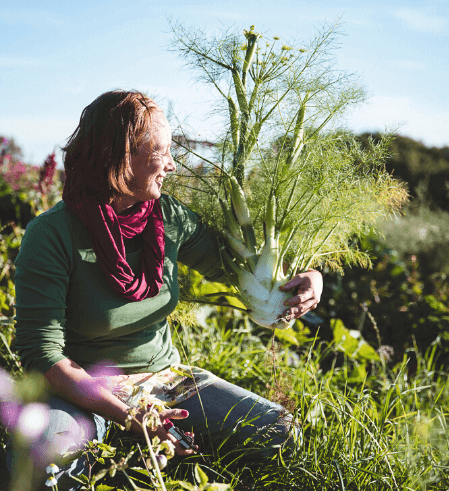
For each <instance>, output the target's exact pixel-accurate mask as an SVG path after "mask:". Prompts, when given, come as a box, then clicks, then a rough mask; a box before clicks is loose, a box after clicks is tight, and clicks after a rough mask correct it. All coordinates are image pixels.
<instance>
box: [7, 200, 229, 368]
mask: <svg viewBox="0 0 449 491" xmlns="http://www.w3.org/2000/svg"><path fill="white" fill-rule="evenodd" d="M160 201H161V206H162V213H163V218H164V228H165V261H164V274H163V280H164V283H163V286H162V288H161V290H160V292H159V294H158V295H157V296H156V297H153V298H146V299H145V300H142V301H140V302H133V301H130V300H127V299H124V298H122V297H120V296H118V295H117V294H116V293H114V292H113V291H112V290H111V288H110V286H109V284H108V283H107V280H106V278H105V276H104V273H103V271H102V270H101V268H100V265H99V264H98V263H97V259H96V255H95V253H94V251H93V249H92V242H91V239H90V234H89V230H88V229H87V228H86V227H85V226H84V225H83V224H82V223H81V221H80V220H79V219H78V218H77V217H76V215H75V214H74V213H73V212H72V211H70V210H69V209H68V208H67V206H66V205H65V203H64V202H63V201H60V202H59V203H58V204H57V205H55V206H54V207H53V208H51V209H50V210H48V211H47V212H45V213H43V214H42V215H39V216H38V217H37V218H35V219H34V220H32V221H31V222H30V223H29V224H28V226H27V229H26V232H25V235H24V237H23V240H22V244H21V247H20V252H19V255H18V256H17V259H16V262H15V264H16V274H15V286H16V349H17V350H18V352H19V355H20V358H21V361H22V364H23V366H24V368H25V369H26V370H36V371H39V372H42V373H44V372H46V371H47V370H48V369H50V368H51V367H52V366H53V365H54V364H56V363H57V362H58V361H60V360H62V359H64V358H70V359H72V360H73V361H75V362H76V363H78V364H79V365H80V366H81V367H83V368H89V367H91V366H93V365H95V364H99V363H101V364H102V365H103V366H115V367H118V368H119V369H121V370H122V371H123V372H124V373H128V374H129V373H140V372H157V371H159V370H162V369H164V368H166V367H168V366H169V365H171V364H174V363H178V362H179V354H178V351H177V350H176V348H175V347H174V346H173V344H172V341H171V334H170V328H169V325H168V323H167V320H166V319H167V316H168V315H169V314H170V313H171V312H173V310H174V309H175V307H176V304H177V302H178V299H179V285H178V268H177V261H179V262H181V263H183V264H186V265H187V266H189V267H190V268H193V269H195V270H197V271H199V272H200V273H201V274H203V275H205V276H206V277H207V278H208V279H209V280H212V281H220V280H223V279H224V275H223V271H222V269H221V266H220V261H219V252H218V245H217V241H216V240H215V239H214V237H213V235H212V234H210V233H209V231H208V229H207V227H206V226H205V225H204V224H203V223H202V222H201V220H200V219H199V217H198V215H196V214H195V213H193V212H192V211H191V210H189V209H188V208H186V207H185V206H183V205H182V204H181V203H180V202H179V201H177V200H176V199H174V198H172V197H170V196H167V195H164V194H163V195H162V196H161V198H160ZM138 239H139V237H137V239H136V240H134V239H131V240H130V241H126V243H125V248H126V258H127V261H128V263H129V265H130V267H131V269H132V270H133V271H134V273H138V272H139V269H140V260H141V255H142V247H141V243H139V241H138Z"/></svg>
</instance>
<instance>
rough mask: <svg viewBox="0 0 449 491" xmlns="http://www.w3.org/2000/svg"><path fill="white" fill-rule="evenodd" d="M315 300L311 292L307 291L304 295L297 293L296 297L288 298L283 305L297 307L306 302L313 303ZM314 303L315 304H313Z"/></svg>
mask: <svg viewBox="0 0 449 491" xmlns="http://www.w3.org/2000/svg"><path fill="white" fill-rule="evenodd" d="M314 300H315V295H314V293H313V292H310V291H307V292H304V293H298V295H296V296H294V297H291V298H288V299H287V300H286V301H285V302H284V305H285V306H286V307H290V306H297V305H302V304H304V303H306V302H308V301H311V302H312V303H313V301H314ZM315 303H316V302H315Z"/></svg>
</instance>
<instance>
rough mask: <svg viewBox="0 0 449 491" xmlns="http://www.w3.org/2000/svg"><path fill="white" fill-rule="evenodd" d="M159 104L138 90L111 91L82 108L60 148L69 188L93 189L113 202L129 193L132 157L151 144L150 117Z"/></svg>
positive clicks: (130, 192)
mask: <svg viewBox="0 0 449 491" xmlns="http://www.w3.org/2000/svg"><path fill="white" fill-rule="evenodd" d="M158 110H159V111H160V108H159V106H157V104H156V103H155V102H154V101H153V100H152V99H150V98H149V97H147V96H145V95H144V94H142V93H141V92H138V91H124V90H113V91H110V92H105V93H104V94H102V95H100V96H99V97H97V98H96V99H95V100H94V101H93V102H92V103H91V104H89V105H88V106H87V107H85V108H84V109H83V112H82V113H81V117H80V121H79V124H78V126H77V128H76V130H75V131H74V132H73V134H72V135H71V136H70V137H69V138H68V141H67V144H66V145H65V146H64V147H63V148H62V150H63V152H64V169H65V173H66V178H67V179H71V186H70V187H71V189H72V190H74V189H75V188H78V187H79V186H82V187H89V188H94V189H95V191H96V193H97V194H99V195H101V196H104V197H106V198H107V199H108V200H109V203H112V201H114V199H116V198H117V197H118V196H123V195H125V196H126V195H131V194H132V191H131V189H130V187H129V185H130V183H131V179H132V177H133V171H132V167H131V156H132V155H137V151H138V147H139V146H140V144H141V143H143V142H148V141H149V143H150V145H151V135H150V127H151V118H152V114H153V113H154V112H155V111H158Z"/></svg>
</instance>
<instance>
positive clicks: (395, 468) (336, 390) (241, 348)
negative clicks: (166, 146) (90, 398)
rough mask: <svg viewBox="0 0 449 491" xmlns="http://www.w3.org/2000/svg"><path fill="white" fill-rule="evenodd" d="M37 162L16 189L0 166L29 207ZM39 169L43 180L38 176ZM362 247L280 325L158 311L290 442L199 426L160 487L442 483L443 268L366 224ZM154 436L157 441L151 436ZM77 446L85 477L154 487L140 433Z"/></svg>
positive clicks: (14, 371) (7, 280) (10, 281)
mask: <svg viewBox="0 0 449 491" xmlns="http://www.w3.org/2000/svg"><path fill="white" fill-rule="evenodd" d="M4 155H5V153H4ZM4 155H3V157H4ZM49 167H51V159H47V163H46V164H44V165H43V167H42V169H41V171H40V172H37V171H36V172H35V174H34V176H33V175H32V173H31V171H30V172H29V173H27V179H28V180H27V182H26V183H24V184H23V185H22V186H20V187H17V189H13V187H12V185H11V184H13V183H17V182H18V179H17V176H15V177H14V179H12V178H11V176H10V174H9V173H8V172H7V171H5V169H6V168H5V167H4V168H3V171H4V172H3V178H2V186H3V190H6V191H7V193H9V194H8V195H9V197H10V200H11V201H15V203H16V205H17V203H19V202H20V203H21V204H22V205H23V206H24V205H25V204H26V205H28V206H29V208H30V209H31V210H32V212H33V213H35V214H38V213H40V212H42V211H44V209H46V208H47V207H50V206H52V205H53V203H54V202H56V201H58V199H59V196H60V192H61V187H62V182H61V181H62V179H61V175H60V174H61V173H60V172H59V171H58V172H56V173H55V175H53V176H52V177H51V179H48V175H49V174H50V172H49V170H48V168H49ZM23 174H25V173H23ZM45 176H47V184H46V188H45V189H44V188H43V186H42V183H40V181H42V180H43V179H44V178H45ZM8 180H9V182H8ZM31 184H32V186H31ZM4 195H6V193H5V192H4ZM15 209H16V210H19V209H20V207H18V206H16V207H15ZM18 213H19V212H18ZM17 218H18V219H16V220H15V223H14V224H12V223H9V224H8V223H5V224H4V225H3V228H2V234H1V237H0V258H1V263H0V271H1V274H0V282H1V283H0V285H1V293H0V305H1V314H2V315H1V319H0V322H1V333H0V334H1V351H0V352H1V362H0V363H1V366H2V367H3V369H4V370H5V371H6V372H9V373H10V374H11V375H12V376H13V377H14V378H15V379H16V380H17V386H18V391H19V392H20V391H21V392H20V393H21V394H22V396H23V406H24V407H26V406H27V405H29V404H31V403H32V402H33V400H34V401H36V400H37V401H42V400H45V395H43V394H42V393H39V391H36V390H35V391H34V392H33V391H30V385H29V384H30V382H27V379H26V377H24V374H23V371H22V368H21V365H20V361H19V359H18V356H17V354H16V353H15V352H14V345H13V341H14V321H13V315H14V310H13V307H12V305H13V299H14V264H13V260H14V258H15V256H16V255H17V252H18V249H19V247H20V240H21V237H22V236H23V232H24V229H23V226H24V225H23V224H22V223H21V220H20V215H19V216H18V217H17ZM412 218H413V217H412ZM403 219H404V220H405V219H406V218H403ZM408 230H409V229H408ZM403 233H405V232H403ZM365 247H367V248H368V247H369V248H370V250H371V254H372V255H373V262H374V264H373V269H372V270H361V269H360V270H356V269H349V270H347V271H346V276H342V275H340V274H336V273H330V272H324V273H325V275H324V276H325V283H326V290H325V292H324V295H323V299H322V302H321V306H320V307H319V308H318V309H317V311H316V315H315V316H311V315H309V316H306V318H305V319H304V321H303V322H299V321H298V322H296V323H295V325H294V326H293V327H292V328H291V329H288V330H282V331H280V330H276V331H275V336H274V338H273V336H272V335H271V331H269V330H267V329H264V328H260V327H257V326H256V325H255V324H254V323H252V322H251V321H250V320H249V319H248V317H247V316H246V315H244V314H242V313H240V312H238V311H234V310H232V309H229V308H227V307H199V306H196V307H195V306H193V305H192V304H181V305H180V308H179V309H178V311H177V312H176V313H175V315H174V316H173V317H172V318H171V323H172V329H173V331H174V335H173V338H174V340H175V342H176V344H177V346H178V348H179V350H180V353H181V355H182V357H183V362H184V363H187V364H191V365H195V366H199V367H204V368H207V369H208V370H211V371H212V372H213V373H215V374H217V375H218V376H220V377H223V378H225V379H226V380H229V381H230V382H233V383H235V384H238V385H240V386H242V387H245V388H247V389H249V390H252V391H254V392H256V393H259V394H261V395H264V396H265V397H267V398H269V399H271V400H274V401H276V402H280V403H281V404H283V405H284V406H285V407H288V408H289V409H290V410H291V411H292V412H293V413H294V414H295V416H296V419H297V421H298V424H299V427H300V429H301V435H302V436H301V437H300V438H299V439H298V440H297V442H296V446H295V449H294V452H293V454H292V455H289V454H288V452H287V451H286V450H284V449H282V448H279V449H278V451H277V453H276V455H275V456H274V457H272V458H270V459H267V460H265V461H264V462H263V463H261V461H260V459H258V458H257V451H258V448H257V447H258V445H257V444H254V443H252V442H247V443H246V445H243V446H241V447H237V448H236V447H235V446H232V445H229V444H228V445H227V444H226V443H227V441H226V438H224V441H223V440H222V441H211V440H210V439H208V438H207V436H204V437H203V438H202V440H200V441H199V445H200V448H201V451H202V453H203V455H204V456H206V457H208V461H207V463H206V462H205V461H204V460H203V459H202V457H200V456H194V457H189V458H186V459H183V460H181V459H179V458H176V457H175V458H173V459H171V460H169V461H168V465H167V466H166V467H165V468H164V469H163V471H162V478H163V480H164V482H165V487H166V489H172V490H175V489H176V490H177V489H201V490H203V489H204V490H205V489H209V490H213V489H217V490H219V489H242V490H244V489H245V490H247V489H248V490H249V489H253V490H260V489H269V490H282V489H285V490H287V489H298V490H299V489H301V490H322V489H326V490H387V489H392V490H395V489H398V490H399V489H401V490H402V489H408V490H443V489H447V488H448V487H449V477H448V476H449V472H448V471H449V445H448V444H449V442H448V432H447V424H448V413H447V407H448V403H449V381H448V380H449V379H448V371H447V370H448V365H447V361H446V357H445V354H446V347H445V339H446V337H447V334H446V333H447V327H448V321H449V314H448V309H447V307H446V305H447V286H446V282H445V281H444V278H445V277H444V273H441V272H440V273H435V272H434V273H433V276H432V278H433V279H429V278H430V277H429V276H428V275H426V274H424V273H423V271H422V268H421V266H420V264H419V262H418V260H417V258H416V255H417V254H418V251H415V254H414V255H410V256H409V257H408V259H407V256H401V257H398V253H397V252H395V251H394V250H392V249H391V248H389V247H388V244H386V243H385V242H382V241H380V240H379V239H374V238H371V239H370V241H368V240H367V242H366V244H365ZM430 276H431V275H430ZM429 282H433V283H432V284H431V285H430V284H429ZM374 284H375V285H376V287H375V288H374V287H373V285H374ZM387 287H389V288H387ZM431 292H432V293H431ZM355 293H356V295H355ZM430 297H431V298H430ZM419 302H421V303H422V305H424V304H425V305H427V308H428V311H427V312H426V313H425V314H423V311H422V308H419V309H415V311H414V310H413V305H414V304H415V305H416V304H417V303H418V304H419ZM405 308H407V309H405ZM357 309H358V310H357ZM382 312H383V313H384V314H385V315H384V317H382V315H381V313H382ZM361 313H364V314H365V315H364V317H363V320H362V318H361V315H360V314H361ZM395 315H396V317H395ZM398 315H399V316H401V315H402V316H403V317H402V331H401V336H402V340H403V343H402V344H394V343H392V344H394V348H393V346H391V345H390V344H388V343H389V342H391V340H388V339H383V338H384V337H385V338H386V337H387V335H388V332H389V331H391V330H393V331H394V329H395V326H394V325H392V323H393V322H395V320H396V322H397V321H398V318H397V316H398ZM423 315H426V317H423ZM404 316H405V317H404ZM406 318H408V319H409V321H408V324H407V323H405V322H404V320H405V319H406ZM351 319H352V321H353V324H354V325H351ZM384 321H385V322H386V323H387V324H388V329H387V330H386V329H385V326H383V322H384ZM399 322H401V320H400V318H399ZM407 326H409V327H408V328H407ZM431 326H433V328H434V330H433V331H432V330H431V332H430V333H429V329H428V328H429V327H431ZM435 326H436V327H435ZM396 328H397V329H399V330H400V328H401V326H399V325H397V326H396ZM407 329H408V332H406V331H407ZM420 334H422V335H421V336H420ZM424 334H426V336H424ZM391 335H392V333H391V332H390V337H391ZM432 336H434V338H433V339H432ZM365 338H366V339H369V342H367V341H366V340H365ZM33 386H36V384H35V382H33ZM24 394H26V395H24ZM11 434H12V435H14V430H10V431H9V435H8V433H7V432H6V431H5V430H2V434H1V447H0V452H1V458H2V465H1V468H2V472H3V475H2V480H1V481H2V482H3V483H5V482H6V473H5V464H4V462H5V445H6V442H7V440H8V438H9V437H10V436H11ZM153 444H154V442H153ZM154 449H155V450H156V452H158V451H161V449H160V445H158V444H156V445H154ZM85 453H86V454H91V455H92V456H93V457H94V460H93V464H92V467H91V474H90V476H86V478H85V483H84V486H85V489H96V490H98V491H102V490H103V491H104V490H108V489H123V490H130V489H160V487H159V486H160V485H159V484H158V480H157V476H156V474H155V471H154V470H152V469H151V466H150V467H148V464H146V462H147V459H148V458H149V455H148V450H147V448H146V446H145V441H143V440H142V441H140V442H139V441H138V440H136V438H135V437H131V436H130V434H129V433H127V432H126V431H122V430H121V429H120V428H118V427H116V426H115V425H114V426H113V427H112V428H111V429H110V431H109V434H108V437H107V440H106V442H105V444H98V442H91V443H90V444H89V445H87V446H86V449H85ZM161 453H164V451H161ZM142 455H143V456H142ZM209 481H210V482H209ZM212 483H213V484H212ZM218 483H220V484H218ZM50 484H51V482H50ZM13 489H14V488H13ZM21 489H23V488H21ZM55 489H56V487H55Z"/></svg>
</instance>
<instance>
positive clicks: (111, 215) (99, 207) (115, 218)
mask: <svg viewBox="0 0 449 491" xmlns="http://www.w3.org/2000/svg"><path fill="white" fill-rule="evenodd" d="M69 177H70V176H67V179H66V182H65V184H64V190H63V194H62V198H63V200H64V202H65V204H66V205H67V207H68V208H69V210H71V211H73V212H74V213H75V215H76V216H77V217H78V218H79V219H80V220H81V222H82V223H83V224H84V225H85V226H86V227H87V228H88V229H89V232H90V236H91V239H92V245H93V250H94V252H95V254H96V256H97V261H98V263H99V264H100V266H101V269H102V270H103V273H104V275H105V277H106V279H107V281H108V283H109V285H110V286H111V288H112V290H113V291H114V292H116V293H117V294H118V295H120V296H122V297H124V298H127V299H128V300H133V301H140V300H143V299H144V298H147V297H155V296H156V295H157V294H158V293H159V291H160V289H161V286H162V283H163V280H162V274H163V269H164V249H165V237H164V222H163V218H162V209H161V204H160V202H159V200H151V201H144V202H141V203H137V204H135V205H134V206H132V207H131V208H130V210H129V212H128V214H125V215H117V214H116V213H115V211H114V209H113V208H112V206H111V205H109V204H107V200H105V199H101V198H100V199H99V197H98V196H99V195H100V194H101V193H96V192H95V191H94V190H93V189H90V188H86V187H84V188H78V187H77V189H72V186H71V184H70V183H71V182H73V181H72V179H70V178H69ZM140 233H142V234H143V242H144V245H143V252H142V260H141V273H140V275H135V274H134V273H133V271H132V270H131V267H130V266H129V264H128V262H127V261H126V252H125V245H124V243H123V238H125V239H130V238H132V237H134V236H135V235H137V234H140Z"/></svg>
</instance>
